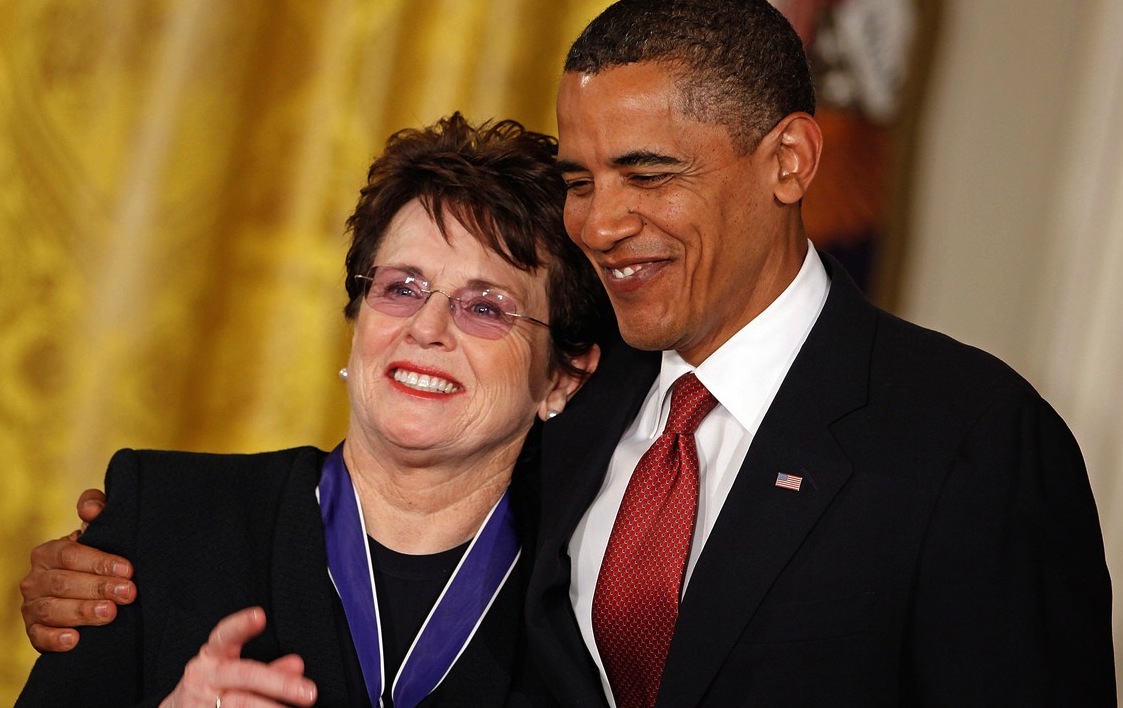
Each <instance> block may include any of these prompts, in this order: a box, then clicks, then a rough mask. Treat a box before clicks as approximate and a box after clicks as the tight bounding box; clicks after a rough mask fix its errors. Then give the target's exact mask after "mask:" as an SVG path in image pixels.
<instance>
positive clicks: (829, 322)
mask: <svg viewBox="0 0 1123 708" xmlns="http://www.w3.org/2000/svg"><path fill="white" fill-rule="evenodd" d="M824 261H826V262H827V267H828V271H832V276H833V277H832V284H831V291H830V294H829V296H828V299H827V302H826V304H825V306H824V308H823V312H822V314H821V315H820V317H819V320H818V321H817V322H816V325H815V327H814V328H813V329H812V331H811V334H810V335H809V336H808V339H807V341H806V342H805V343H804V345H803V347H802V348H801V350H800V353H799V355H798V356H797V358H796V360H795V362H794V363H793V365H792V368H791V370H790V371H789V373H788V375H787V376H786V377H785V379H784V383H783V384H782V385H781V388H780V390H779V392H778V393H777V395H776V398H775V400H774V401H773V403H772V405H771V407H770V408H769V410H768V413H767V414H766V416H765V418H764V420H763V421H762V423H761V427H760V430H759V431H757V434H756V436H755V437H754V439H753V443H752V445H751V446H750V448H749V452H748V454H747V455H746V457H745V460H744V462H743V464H742V466H741V469H740V471H739V472H738V475H737V480H736V481H735V482H734V484H733V487H732V488H731V490H730V493H729V497H728V498H727V500H726V502H725V505H724V506H723V507H722V511H721V513H720V515H719V517H718V519H717V521H716V523H715V525H714V528H713V530H712V532H711V534H710V537H709V539H708V540H707V542H706V546H705V548H704V549H703V551H702V554H701V556H700V557H699V559H698V564H697V566H696V567H695V570H694V573H693V574H692V576H691V578H690V582H689V585H688V586H687V590H686V595H685V597H684V600H683V603H682V607H681V608H680V614H679V620H678V629H677V630H676V632H675V636H674V639H673V640H672V643H671V649H670V654H669V655H668V658H667V665H666V669H665V670H664V674H663V687H662V690H661V692H660V695H659V704H660V705H667V706H670V705H696V704H698V703H699V702H700V701H701V699H702V697H703V695H704V693H705V690H706V688H707V686H708V685H709V684H710V682H711V681H712V680H713V678H714V676H715V675H716V674H717V672H718V670H719V669H720V668H721V666H722V665H723V664H724V662H725V658H726V657H727V656H728V654H729V653H730V652H731V651H732V649H733V646H734V645H735V644H736V642H737V640H738V638H739V637H740V636H741V634H742V633H743V632H744V630H745V628H746V627H747V625H748V624H749V622H750V620H751V619H752V617H753V615H754V613H755V612H756V609H757V607H758V606H759V605H760V603H761V601H762V600H763V598H764V597H765V595H766V594H767V593H768V590H769V588H770V587H771V586H772V585H773V583H774V581H775V580H776V578H777V576H778V575H779V574H780V573H781V572H782V571H783V569H784V567H785V566H786V565H787V563H788V562H789V560H790V559H791V558H792V556H793V555H794V554H795V553H796V551H797V550H798V549H799V547H800V544H801V543H802V542H803V540H804V539H805V538H806V537H807V535H808V534H809V533H810V531H811V529H812V528H813V527H814V526H815V524H816V522H817V521H818V519H819V517H820V516H821V515H822V514H823V512H824V511H825V510H826V509H827V507H828V506H829V505H830V503H831V500H832V499H833V498H834V497H835V495H836V494H837V493H838V491H839V490H840V489H842V487H843V486H844V485H845V483H846V481H847V479H848V478H849V476H850V472H851V466H850V461H849V460H848V458H847V457H846V455H845V454H844V453H843V451H842V449H841V448H840V447H839V445H838V443H837V442H836V440H835V437H834V435H832V433H831V430H830V426H831V425H832V424H833V423H834V422H836V421H838V420H839V419H840V418H842V417H843V416H845V415H846V414H848V413H850V412H852V411H854V410H856V409H858V408H860V407H861V406H863V405H864V404H865V402H866V397H867V395H868V394H867V389H868V385H867V384H868V381H867V371H868V368H869V356H870V354H869V352H870V346H871V343H872V338H873V331H874V327H875V325H876V313H875V310H874V309H873V307H872V306H870V305H869V304H868V303H867V302H866V301H865V300H864V298H863V297H862V296H861V294H860V293H859V292H858V290H857V288H856V286H855V285H854V284H853V281H851V280H850V279H849V277H848V276H847V275H846V274H845V273H844V272H843V271H842V270H841V267H839V266H838V265H837V264H836V263H834V262H833V261H830V260H828V259H827V258H824ZM780 473H785V474H789V475H796V476H799V477H801V478H802V483H801V486H800V489H799V491H794V490H791V489H785V488H780V487H777V486H776V476H777V475H778V474H780Z"/></svg>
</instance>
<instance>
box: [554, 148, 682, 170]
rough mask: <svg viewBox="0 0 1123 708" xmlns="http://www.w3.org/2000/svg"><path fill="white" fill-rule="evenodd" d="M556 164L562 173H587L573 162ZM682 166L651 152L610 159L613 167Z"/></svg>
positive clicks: (678, 160) (672, 158)
mask: <svg viewBox="0 0 1123 708" xmlns="http://www.w3.org/2000/svg"><path fill="white" fill-rule="evenodd" d="M556 164H557V168H558V171H559V172H562V173H566V172H588V171H589V170H588V168H587V167H585V166H584V165H582V164H581V163H579V162H576V161H574V160H566V159H559V160H558V161H557V163H556ZM683 164H685V163H684V162H683V161H682V160H680V159H679V158H677V157H671V156H670V155H664V154H663V153H659V152H652V151H651V150H633V151H632V152H626V153H624V154H623V155H618V156H616V157H614V158H612V166H613V167H658V166H665V167H674V166H676V165H683Z"/></svg>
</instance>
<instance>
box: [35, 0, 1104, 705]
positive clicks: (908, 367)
mask: <svg viewBox="0 0 1123 708" xmlns="http://www.w3.org/2000/svg"><path fill="white" fill-rule="evenodd" d="M813 113H814V93H813V89H812V87H811V79H810V76H809V73H808V70H807V64H806V59H805V57H804V54H803V50H802V46H801V44H800V41H799V38H798V37H797V36H796V34H795V33H794V31H792V29H791V27H790V26H789V25H788V24H787V22H786V21H785V20H784V19H783V18H782V17H781V16H780V15H779V13H777V12H776V11H775V10H774V9H773V8H772V7H771V6H770V5H768V3H767V2H765V1H764V0H744V1H743V2H730V1H729V0H693V1H692V0H622V1H621V2H618V3H616V4H614V5H613V6H612V7H610V8H609V9H608V10H606V11H605V12H604V13H603V14H602V15H601V16H600V17H598V18H597V19H596V20H594V21H593V23H592V24H590V26H589V27H588V28H587V29H586V30H585V32H584V33H583V34H582V35H581V37H580V38H578V40H577V41H576V43H575V44H574V46H573V48H572V49H571V50H570V53H569V56H568V58H567V61H566V69H565V74H564V76H563V78H562V82H561V87H560V92H559V97H558V126H559V139H560V148H559V165H560V167H561V169H562V171H563V173H564V176H565V179H566V181H567V183H568V185H569V193H568V199H567V204H566V228H567V230H568V231H569V233H570V236H571V237H572V238H573V239H574V240H575V241H576V242H577V243H578V244H579V245H581V246H582V248H583V249H584V250H585V251H586V253H587V254H588V255H589V257H590V259H591V260H592V261H593V263H594V264H595V265H596V267H597V268H598V270H599V272H600V274H601V277H602V279H603V281H604V283H605V286H606V288H607V289H608V292H609V295H610V297H611V299H612V301H613V305H614V307H615V309H616V312H617V315H618V319H619V322H620V329H621V333H622V335H623V338H624V340H625V341H626V342H627V344H628V345H631V346H626V345H623V344H621V345H619V346H617V347H615V348H611V349H609V350H608V351H606V352H605V354H604V356H603V357H602V361H601V364H600V369H599V371H598V373H597V375H596V377H594V379H593V380H592V381H590V383H589V384H588V385H587V386H586V387H585V389H584V390H583V391H582V392H581V394H579V396H578V397H577V398H576V399H574V401H572V402H571V403H570V405H569V407H568V408H567V411H566V413H565V415H563V416H560V417H558V418H556V419H554V420H552V421H550V422H549V423H547V424H546V426H545V430H544V431H543V441H542V459H543V477H542V493H543V504H542V527H541V531H540V541H539V545H538V554H537V559H536V565H535V567H534V569H533V572H532V576H531V579H530V587H529V597H528V601H527V615H528V624H529V627H528V631H529V633H530V641H531V647H532V650H533V653H534V655H535V658H536V659H537V663H538V664H539V666H540V669H541V673H542V675H543V678H544V680H545V681H546V683H547V684H548V686H549V688H550V690H551V691H552V692H553V694H554V695H555V696H556V698H557V700H558V701H559V703H560V704H562V705H565V706H596V705H604V704H605V703H606V702H611V703H613V704H614V705H616V706H621V707H623V706H632V705H652V704H655V705H659V706H689V705H708V706H730V705H806V704H835V705H902V704H904V705H914V704H921V705H1019V706H1020V705H1047V704H1067V705H1109V704H1113V703H1114V700H1115V685H1114V662H1113V656H1112V644H1111V619H1110V606H1111V590H1110V581H1109V578H1108V573H1107V568H1106V564H1105V560H1104V552H1103V545H1102V539H1101V534H1100V530H1099V524H1098V519H1097V516H1096V509H1095V505H1094V501H1093V499H1092V495H1091V491H1090V488H1089V485H1088V479H1087V474H1086V472H1085V469H1084V465H1083V461H1082V459H1081V456H1080V452H1079V450H1078V448H1077V446H1076V444H1075V441H1074V440H1073V438H1072V436H1071V434H1070V433H1069V431H1068V430H1067V428H1066V427H1065V425H1064V423H1063V422H1062V421H1061V420H1060V419H1059V418H1058V417H1057V415H1056V413H1055V412H1054V411H1053V410H1052V409H1051V408H1050V407H1049V406H1048V404H1047V403H1046V402H1045V401H1043V400H1042V399H1041V397H1040V396H1039V395H1038V394H1037V393H1036V392H1035V391H1034V390H1033V388H1032V387H1031V386H1030V385H1029V384H1028V383H1026V382H1025V381H1024V380H1023V379H1021V378H1020V377H1019V376H1017V374H1015V373H1014V372H1013V371H1011V370H1010V369H1009V368H1008V367H1006V366H1005V365H1003V364H1002V363H1001V362H999V361H997V360H996V359H994V358H993V357H990V356H989V355H987V354H984V353H982V352H980V351H978V350H975V349H972V348H970V347H967V346H964V345H962V344H959V343H957V342H954V341H952V340H950V339H948V338H947V337H944V336H942V335H939V334H936V333H933V332H929V331H926V330H923V329H921V328H918V327H916V326H913V325H910V324H908V323H905V322H902V321H900V320H898V319H896V318H894V317H892V316H890V315H888V314H886V313H884V312H881V311H879V310H877V309H876V308H874V307H873V306H872V305H870V304H869V303H868V302H867V301H866V300H865V299H864V298H863V297H862V295H861V294H860V293H859V292H858V290H857V288H856V287H855V286H854V284H853V283H852V282H851V280H850V279H849V278H848V276H847V275H846V273H845V272H844V271H843V270H842V269H841V268H840V267H839V266H838V264H837V263H835V262H834V261H832V260H830V259H829V258H825V257H820V256H819V255H818V254H817V253H816V252H815V251H814V249H813V248H811V247H810V246H809V244H808V241H807V238H806V236H805V233H804V230H803V226H802V223H801V218H800V200H801V199H802V197H803V195H804V193H805V191H806V189H807V186H808V184H810V182H811V180H812V178H813V177H814V174H815V170H816V166H817V163H818V158H819V153H820V149H821V135H820V132H819V129H818V127H817V125H816V124H815V121H814V118H813V117H812V116H813ZM640 350H646V351H640ZM659 352H661V353H659ZM689 374H693V378H696V380H697V381H698V382H700V384H701V385H702V386H703V387H704V388H703V389H701V390H702V391H703V392H707V391H708V394H707V393H703V394H697V396H701V395H712V396H713V398H714V399H715V400H716V404H711V405H713V408H712V410H710V411H709V412H708V414H704V413H703V414H700V415H704V418H703V419H702V422H701V423H700V424H699V425H697V427H696V429H692V430H691V431H686V432H682V433H679V432H668V433H666V434H663V430H664V426H665V425H667V421H668V419H669V418H670V417H672V416H673V411H672V410H671V409H672V408H675V406H676V404H674V403H672V402H669V401H670V399H672V398H675V394H674V393H673V391H677V390H678V386H677V385H676V382H677V381H678V380H679V379H680V378H681V377H683V376H684V375H689ZM687 378H688V379H689V378H691V377H690V376H687ZM693 390H695V391H696V390H697V389H693ZM666 435H672V436H673V437H674V438H675V442H674V444H673V445H671V446H670V447H671V449H672V450H675V451H677V452H672V453H669V454H670V455H671V457H670V458H668V460H667V461H664V462H663V463H660V464H656V465H652V464H650V463H649V461H648V455H649V453H647V452H646V451H647V449H648V448H649V447H658V445H661V444H662V443H660V441H661V440H663V439H664V438H665V437H666ZM652 468H656V469H666V468H671V469H675V470H690V472H689V473H683V474H680V476H679V477H676V478H675V479H671V480H670V481H669V482H667V485H666V486H669V487H671V488H672V489H673V488H675V485H676V484H678V482H677V480H678V479H679V478H683V479H691V480H693V481H692V482H691V483H690V484H692V485H694V486H693V488H691V489H689V490H688V492H689V493H688V494H686V496H687V497H692V499H691V506H689V507H687V508H689V513H685V514H684V513H676V514H672V515H671V516H672V517H674V518H672V519H669V520H668V519H667V518H663V517H659V515H658V514H655V517H656V518H655V520H654V521H651V522H650V523H651V524H652V525H651V526H649V527H647V528H648V531H647V532H646V533H641V534H638V535H639V536H640V537H642V538H646V539H647V540H648V541H651V540H654V542H655V546H656V547H655V548H652V547H651V546H650V545H649V546H643V545H642V543H643V542H642V541H640V542H635V541H634V539H633V540H632V541H629V540H623V541H621V540H620V539H621V538H626V537H627V534H626V533H624V531H626V529H628V528H634V527H635V526H636V522H634V521H633V520H632V518H631V516H632V512H631V511H624V510H623V509H628V510H631V509H634V508H636V505H635V504H634V503H633V502H632V501H630V499H631V497H632V492H633V491H634V490H633V489H632V488H633V487H638V486H639V485H638V484H633V480H638V479H640V478H641V477H646V476H647V474H648V472H647V471H648V470H650V469H652ZM640 470H644V473H643V474H642V475H641V473H640ZM669 494H671V496H674V494H675V493H673V492H672V493H669ZM668 498H670V497H668ZM674 498H675V499H676V501H675V502H674V504H678V503H679V502H678V501H677V500H678V499H679V498H680V497H678V496H674ZM638 506H639V507H640V508H643V507H644V505H643V504H639V505H638ZM647 506H648V507H650V506H652V505H651V504H648V505H647ZM654 506H656V507H659V508H663V506H661V502H659V503H656V504H655V505H654ZM665 506H672V505H670V504H668V505H665ZM674 508H676V509H678V508H680V507H677V506H676V507H674ZM682 517H688V518H687V523H686V528H685V529H683V528H680V526H681V524H678V523H671V522H672V521H676V520H677V522H681V521H682ZM648 521H650V520H648ZM644 523H648V522H647V521H645V522H644ZM618 529H619V530H618ZM664 542H665V543H664ZM628 543H633V544H634V543H639V545H638V546H636V545H632V546H628V545H627V544H628ZM661 544H662V545H665V546H667V547H670V546H676V547H678V546H682V549H683V551H684V552H683V553H681V554H677V553H670V552H666V553H663V552H662V551H663V550H664V549H663V548H662V547H660V545H661ZM621 547H623V548H632V549H633V551H635V549H636V548H639V549H640V550H639V551H635V552H633V553H631V555H629V553H628V552H622V551H620V550H618V549H619V548H621ZM53 548H54V549H55V550H57V549H58V548H60V547H58V546H56V547H53ZM52 552H54V551H52V550H51V549H44V550H42V551H40V554H41V555H42V556H44V557H45V556H47V555H49V554H50V553H52ZM621 557H624V558H630V566H629V568H628V569H627V570H623V571H621V570H620V569H619V567H618V566H619V565H620V564H619V563H618V559H619V558H621ZM653 557H658V560H659V561H660V562H659V563H658V564H649V561H651V559H652V558H653ZM606 558H612V559H613V560H612V561H611V562H610V561H606V560H605V559H606ZM103 560H104V559H103ZM87 563H92V562H87ZM56 564H57V563H56ZM625 565H628V564H625ZM657 565H658V566H659V567H656V566H657ZM87 567H92V566H90V565H87ZM668 567H669V568H670V570H669V571H668ZM620 573H623V575H620ZM621 577H627V578H630V579H628V580H621V579H620V578H621ZM636 578H638V580H636ZM668 578H669V580H668ZM82 582H87V581H82ZM122 587H123V588H124V591H125V593H126V595H128V594H129V592H130V590H131V588H130V586H128V585H127V584H124V585H122ZM621 587H623V588H626V590H625V591H619V588H621ZM667 587H670V588H671V592H670V595H671V597H670V599H669V600H668V597H667V595H668V593H667ZM656 588H658V589H659V590H660V591H661V594H657V593H655V592H654V589H656ZM649 590H651V591H652V592H651V593H648V591H649ZM106 596H108V595H106ZM620 596H626V597H625V599H624V600H622V601H621V600H620ZM613 602H615V603H616V604H612V603H613ZM39 607H40V609H41V606H39ZM62 607H69V608H71V609H70V610H68V611H72V610H73V609H74V608H79V607H87V608H88V607H90V605H78V604H75V605H66V606H63V605H60V606H59V608H62ZM656 607H657V608H659V610H658V612H656V613H654V615H653V614H651V613H650V612H649V610H650V609H651V608H656ZM606 608H608V609H606ZM73 617H74V615H73V614H72V615H70V616H64V615H63V614H62V613H61V610H60V613H59V615H57V616H56V617H54V618H53V621H54V623H55V624H63V623H65V622H60V621H58V620H60V619H62V620H65V619H72V618H73ZM40 630H41V631H44V632H48V631H49V630H47V629H46V628H44V627H40ZM44 636H50V637H52V638H54V637H57V636H58V635H57V634H45V635H44ZM655 637H658V639H653V638H655ZM664 638H665V639H664ZM621 647H622V648H623V650H621ZM632 649H634V651H632ZM621 654H623V656H621ZM606 667H609V668H606ZM637 687H638V688H637ZM606 696H607V697H608V698H607V701H606Z"/></svg>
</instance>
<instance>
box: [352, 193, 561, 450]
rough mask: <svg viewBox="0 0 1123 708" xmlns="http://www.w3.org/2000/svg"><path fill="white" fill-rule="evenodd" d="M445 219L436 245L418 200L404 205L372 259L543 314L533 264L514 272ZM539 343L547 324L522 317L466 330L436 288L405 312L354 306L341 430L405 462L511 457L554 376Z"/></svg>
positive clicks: (541, 288)
mask: <svg viewBox="0 0 1123 708" xmlns="http://www.w3.org/2000/svg"><path fill="white" fill-rule="evenodd" d="M448 222H449V223H448V229H447V230H448V233H449V236H450V240H449V241H445V239H444V237H443V236H442V235H441V233H440V231H439V230H438V229H437V225H436V223H435V222H434V221H433V220H432V219H431V218H430V217H429V215H428V214H427V213H426V212H425V209H424V208H423V207H422V206H421V204H420V203H419V202H418V201H416V200H414V201H412V202H409V203H408V204H406V205H405V206H404V207H402V209H401V211H399V212H398V213H397V215H396V216H395V217H394V219H393V220H392V221H391V223H390V226H389V228H388V229H387V232H386V235H385V237H384V238H383V241H382V244H381V246H380V247H379V249H378V252H377V253H376V254H375V258H374V263H373V265H375V266H383V267H391V266H392V267H395V268H400V269H402V270H405V271H409V272H412V273H414V274H416V275H418V276H420V277H421V278H423V279H425V280H427V281H428V283H429V289H431V290H433V291H436V290H440V291H443V292H446V293H452V292H454V291H456V290H458V289H460V288H462V287H464V286H466V285H469V284H472V285H478V284H480V283H486V284H490V285H491V286H493V287H495V288H497V289H499V290H502V291H504V292H505V293H507V294H508V295H510V296H512V297H513V298H514V299H515V300H516V301H517V303H518V312H519V313H520V314H524V315H529V316H530V317H533V318H535V319H538V320H542V321H544V322H548V321H549V307H548V304H547V299H546V286H545V271H544V270H542V271H541V272H539V273H528V272H524V271H520V270H518V269H516V268H514V267H512V266H511V265H510V264H508V263H506V262H505V261H503V259H501V258H500V257H499V256H497V255H495V254H494V253H492V252H491V251H489V250H487V249H486V248H485V247H484V246H482V245H481V244H480V243H479V242H478V241H477V240H476V239H475V238H474V237H473V236H472V235H471V234H469V233H468V232H467V231H466V230H465V229H464V227H463V226H461V225H460V223H458V222H457V221H455V220H453V219H451V218H450V219H449V220H448ZM549 347H550V332H549V330H548V329H547V328H546V327H542V326H539V325H536V324H533V323H530V322H526V321H523V320H517V321H516V322H515V324H514V326H513V327H512V328H511V331H509V332H507V333H506V334H505V335H503V336H502V337H500V338H498V339H485V338H481V337H478V336H473V335H471V334H467V333H465V332H464V331H462V330H461V329H460V328H459V327H458V326H457V324H456V322H455V321H454V319H453V315H452V312H451V310H450V304H449V299H448V298H447V297H445V296H444V295H441V294H440V293H437V292H433V294H432V296H430V297H429V300H428V301H427V302H426V303H425V304H424V305H423V306H422V307H421V309H420V310H418V311H417V312H416V313H415V314H413V315H410V316H406V317H397V316H394V315H391V314H386V313H383V312H380V311H378V310H375V309H373V308H372V307H371V306H370V305H368V304H367V303H365V302H364V303H363V304H362V306H361V307H360V308H359V313H358V317H357V318H356V320H355V330H354V335H353V338H352V342H351V358H350V361H349V363H348V371H349V375H348V378H347V388H348V393H349V395H350V398H351V409H352V410H351V430H350V432H349V437H352V438H353V437H355V436H356V435H359V436H362V437H363V438H364V440H365V442H366V443H367V444H369V445H370V446H371V449H372V450H381V451H382V452H388V453H391V454H393V455H395V458H394V459H395V460H396V461H398V462H399V463H405V464H411V465H432V464H439V463H440V462H441V461H444V460H459V461H463V462H464V463H466V464H471V463H472V462H474V461H478V460H481V459H487V458H488V457H490V456H491V455H493V454H496V453H498V454H503V452H504V451H506V452H511V451H516V452H517V450H518V449H519V448H520V447H521V446H522V442H523V439H524V437H525V435H526V432H527V430H529V428H530V425H531V423H532V422H533V420H534V416H535V415H536V414H540V413H544V411H545V409H546V407H547V406H548V405H549V403H548V401H547V399H550V400H553V398H551V392H553V391H556V389H557V387H558V386H559V385H564V384H565V383H566V377H565V376H563V375H562V374H561V373H560V372H552V371H551V370H550V367H549V358H550V357H549ZM424 377H428V380H427V381H426V379H425V378H424ZM553 395H554V396H555V397H556V396H557V394H556V393H554V394H553ZM562 400H564V396H563V399H562ZM403 455H404V456H403Z"/></svg>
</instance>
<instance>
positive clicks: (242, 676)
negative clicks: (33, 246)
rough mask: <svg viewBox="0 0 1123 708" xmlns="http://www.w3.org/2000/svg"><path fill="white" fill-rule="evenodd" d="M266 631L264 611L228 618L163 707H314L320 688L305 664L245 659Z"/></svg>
mask: <svg viewBox="0 0 1123 708" xmlns="http://www.w3.org/2000/svg"><path fill="white" fill-rule="evenodd" d="M264 629H265V611H264V610H262V609H261V608H260V607H249V608H246V609H244V610H239V611H238V612H235V613H234V614H232V615H229V616H227V617H224V618H223V619H222V620H221V621H220V622H219V623H218V624H217V625H216V626H215V628H214V630H213V631H212V632H211V636H210V638H209V639H207V643H206V644H204V645H203V648H202V649H200V650H199V653H198V654H196V655H195V657H194V658H193V659H191V661H189V662H187V668H185V669H184V671H183V678H181V679H180V681H179V685H178V686H176V687H175V691H173V692H172V694H171V695H170V696H168V697H167V698H165V699H164V701H163V703H161V704H160V706H161V708H188V707H189V706H190V707H194V706H201V707H204V708H215V707H216V706H221V707H222V708H242V707H243V706H254V707H257V706H262V707H264V706H284V705H293V706H310V705H312V704H313V703H315V702H316V684H314V683H312V681H311V680H310V679H307V678H305V677H304V660H303V659H301V658H300V657H299V656H297V655H296V654H289V655H288V656H282V657H281V658H280V659H277V660H275V661H273V662H271V663H269V664H263V663H261V662H259V661H250V660H248V659H243V658H241V655H242V646H243V645H244V644H245V643H246V642H248V641H249V640H250V639H253V638H254V637H256V636H257V635H259V634H261V632H262V630H264Z"/></svg>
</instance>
